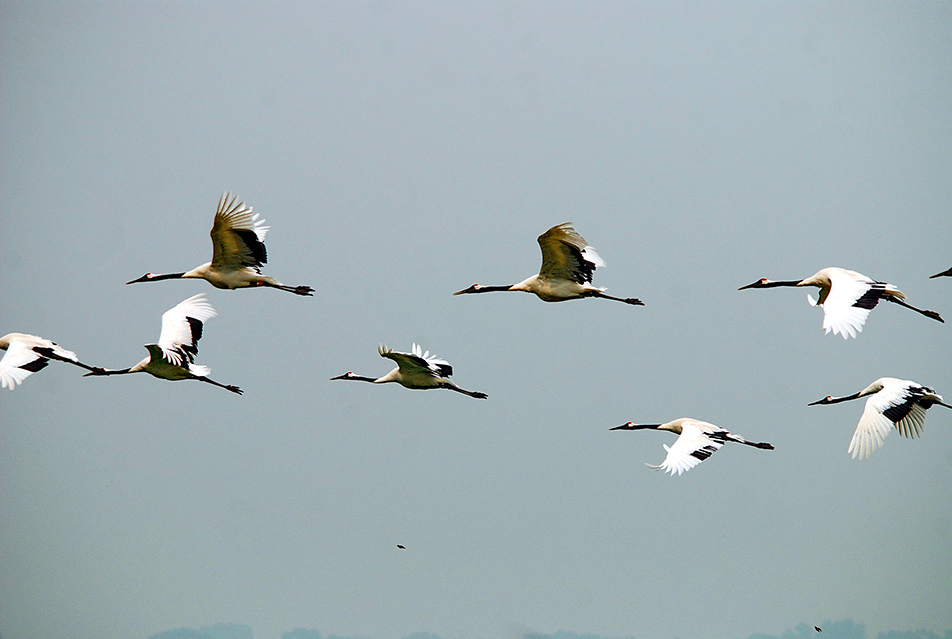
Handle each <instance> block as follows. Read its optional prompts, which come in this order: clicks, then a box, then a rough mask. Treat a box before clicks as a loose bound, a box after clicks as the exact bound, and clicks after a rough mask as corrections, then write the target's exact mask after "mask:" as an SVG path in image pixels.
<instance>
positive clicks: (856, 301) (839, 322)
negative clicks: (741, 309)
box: [737, 266, 945, 339]
mask: <svg viewBox="0 0 952 639" xmlns="http://www.w3.org/2000/svg"><path fill="white" fill-rule="evenodd" d="M778 286H816V287H818V288H819V289H820V297H819V299H814V298H813V296H812V295H809V294H808V295H807V301H809V302H810V305H811V306H822V307H823V328H824V329H825V331H826V332H827V333H829V332H830V331H833V334H834V335H842V336H843V339H849V338H850V337H856V335H857V333H859V332H860V331H862V330H863V324H865V323H866V318H867V317H869V312H870V311H871V310H873V309H874V308H876V304H877V303H879V300H883V299H884V300H887V301H889V302H893V303H894V304H898V305H900V306H903V307H905V308H908V309H910V310H913V311H915V312H917V313H920V314H922V315H925V316H926V317H928V318H930V319H934V320H936V321H938V322H945V320H943V319H942V318H941V317H940V316H939V314H938V313H936V312H935V311H926V310H922V309H920V308H916V307H915V306H912V305H911V304H908V303H907V302H905V301H904V300H905V299H906V296H905V295H904V294H903V292H902V291H900V290H899V289H898V288H896V287H895V286H893V285H892V284H886V283H885V282H877V281H875V280H872V279H870V278H868V277H866V276H865V275H863V274H862V273H857V272H856V271H849V270H847V269H845V268H837V267H835V266H830V267H828V268H825V269H822V270H821V271H819V272H817V273H816V274H815V275H813V276H811V277H808V278H806V279H805V280H786V281H780V282H775V281H773V280H768V279H767V278H762V279H759V280H757V281H756V282H753V283H751V284H748V285H747V286H741V287H740V288H739V289H737V290H739V291H743V290H744V289H747V288H775V287H778Z"/></svg>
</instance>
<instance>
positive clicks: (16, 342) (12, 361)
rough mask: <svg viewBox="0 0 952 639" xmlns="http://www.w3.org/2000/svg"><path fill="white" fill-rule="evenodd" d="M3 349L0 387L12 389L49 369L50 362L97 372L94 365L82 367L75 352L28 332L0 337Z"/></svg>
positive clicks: (0, 348) (0, 345)
mask: <svg viewBox="0 0 952 639" xmlns="http://www.w3.org/2000/svg"><path fill="white" fill-rule="evenodd" d="M0 350H3V351H6V352H5V353H4V355H3V359H0V388H9V389H10V390H13V389H14V388H16V387H17V384H22V383H23V380H25V379H26V378H27V377H29V376H30V375H32V374H33V373H36V372H38V371H41V370H43V369H44V368H46V366H47V365H48V364H49V363H50V360H51V359H55V360H58V361H61V362H66V363H67V364H73V365H74V366H79V367H80V368H85V369H86V370H88V371H93V370H97V369H96V367H94V366H87V365H86V364H83V363H82V362H81V361H79V358H78V357H77V356H76V353H74V352H73V351H68V350H66V349H65V348H63V347H62V346H60V345H59V344H57V343H56V342H51V341H50V340H48V339H44V338H42V337H37V336H36V335H28V334H27V333H7V334H6V335H4V336H3V337H0Z"/></svg>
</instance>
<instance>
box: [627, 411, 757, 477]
mask: <svg viewBox="0 0 952 639" xmlns="http://www.w3.org/2000/svg"><path fill="white" fill-rule="evenodd" d="M611 430H667V431H671V432H672V433H676V434H677V435H678V439H677V440H676V441H675V442H674V445H673V446H668V445H667V444H662V445H663V446H664V449H665V451H667V453H668V454H667V456H666V457H665V458H664V461H663V462H661V464H659V465H658V466H652V465H651V464H645V465H646V466H648V468H652V469H654V470H663V471H666V472H667V473H669V474H670V475H672V476H673V475H674V474H675V473H677V474H678V475H680V474H681V473H683V472H685V471H688V470H690V469H692V468H694V467H695V466H697V465H698V464H700V463H701V462H702V461H704V460H705V459H707V458H708V457H710V456H711V455H713V454H714V453H716V452H717V450H718V449H719V448H720V447H721V446H723V445H724V444H725V443H726V442H736V443H738V444H746V445H748V446H753V447H755V448H765V449H768V450H772V449H773V446H772V445H770V444H767V443H761V442H749V441H747V440H746V439H744V438H743V437H741V436H740V435H735V434H733V433H731V432H729V431H727V430H725V429H723V428H721V427H720V426H715V425H714V424H711V423H709V422H702V421H700V420H698V419H692V418H690V417H680V418H678V419H675V420H672V421H670V422H666V423H664V424H635V423H633V422H628V423H627V424H622V425H621V426H616V427H615V428H612V429H611Z"/></svg>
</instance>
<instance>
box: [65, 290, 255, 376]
mask: <svg viewBox="0 0 952 639" xmlns="http://www.w3.org/2000/svg"><path fill="white" fill-rule="evenodd" d="M215 315H217V313H216V312H215V309H214V308H212V305H211V304H209V302H208V300H207V299H205V294H204V293H199V294H198V295H193V296H192V297H190V298H188V299H187V300H183V301H181V302H179V303H178V304H176V305H175V306H173V307H172V308H170V309H169V310H167V311H165V312H164V313H162V332H161V333H160V334H159V342H158V344H146V345H145V347H146V349H147V350H148V351H149V356H148V357H146V358H145V359H143V360H142V361H141V362H139V363H138V364H136V365H135V366H133V367H131V368H123V369H105V368H97V369H93V370H91V371H90V372H88V373H86V375H84V377H88V376H90V375H124V374H126V373H149V374H150V375H152V376H154V377H158V378H159V379H167V380H169V381H173V382H175V381H179V380H182V379H197V380H198V381H200V382H205V383H207V384H213V385H214V386H218V387H221V388H224V389H225V390H230V391H231V392H233V393H237V394H239V395H241V393H242V390H241V389H240V388H238V387H237V386H231V385H225V384H219V383H218V382H216V381H214V380H212V379H209V378H208V374H209V373H211V372H212V371H211V369H210V368H208V367H207V366H200V365H198V364H195V363H194V362H195V356H196V355H197V354H198V340H200V339H201V338H202V326H203V322H204V321H205V320H208V319H210V318H212V317H215Z"/></svg>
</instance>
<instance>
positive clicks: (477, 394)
mask: <svg viewBox="0 0 952 639" xmlns="http://www.w3.org/2000/svg"><path fill="white" fill-rule="evenodd" d="M471 397H475V398H476V399H489V395H487V394H486V393H480V392H479V391H475V392H474V393H473V394H472V395H471Z"/></svg>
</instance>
